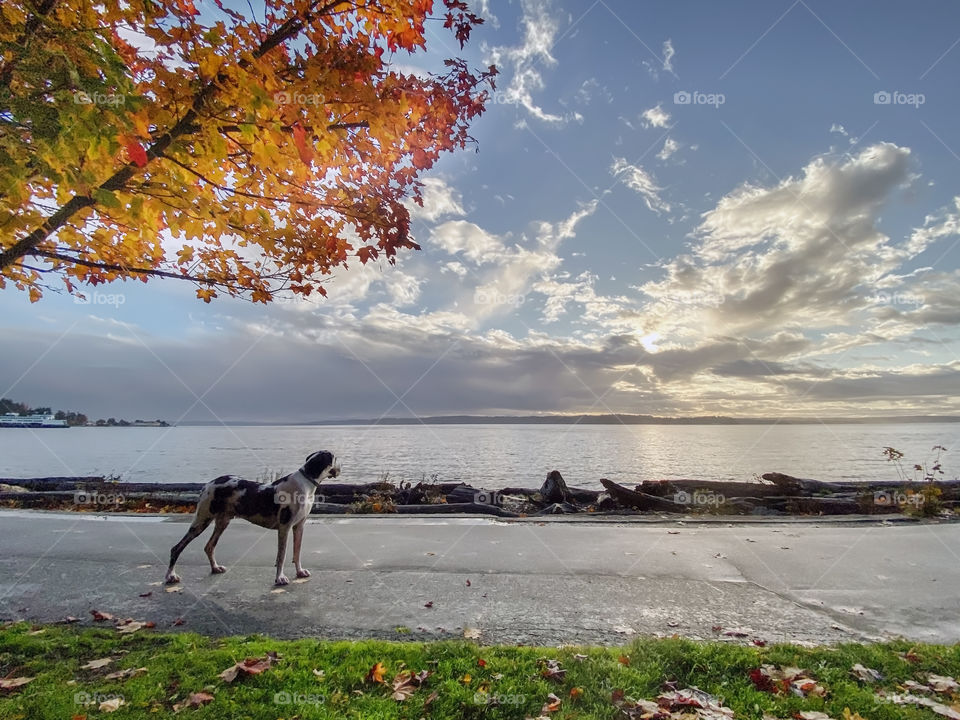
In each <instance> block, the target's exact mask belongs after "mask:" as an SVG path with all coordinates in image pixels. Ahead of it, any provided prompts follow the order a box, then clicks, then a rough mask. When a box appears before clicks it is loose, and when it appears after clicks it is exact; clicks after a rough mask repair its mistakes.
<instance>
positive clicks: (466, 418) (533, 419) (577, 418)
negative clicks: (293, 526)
mask: <svg viewBox="0 0 960 720" xmlns="http://www.w3.org/2000/svg"><path fill="white" fill-rule="evenodd" d="M944 422H960V416H955V415H948V416H933V415H902V416H892V415H884V416H875V417H855V418H797V417H795V418H734V417H725V416H722V415H705V416H699V417H657V416H655V415H495V416H487V415H434V416H430V417H423V418H382V419H380V420H372V419H369V420H317V421H315V422H310V423H304V424H306V425H420V424H427V425H771V424H779V425H821V424H823V425H834V424H880V423H944Z"/></svg>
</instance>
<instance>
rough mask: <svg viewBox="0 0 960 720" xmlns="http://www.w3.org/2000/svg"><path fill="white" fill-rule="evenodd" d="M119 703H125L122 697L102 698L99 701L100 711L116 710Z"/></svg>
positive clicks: (118, 707)
mask: <svg viewBox="0 0 960 720" xmlns="http://www.w3.org/2000/svg"><path fill="white" fill-rule="evenodd" d="M121 705H126V703H125V702H124V700H123V698H119V697H115V698H110V699H109V700H104V701H103V702H102V703H100V711H101V712H116V711H117V710H119V709H120V706H121Z"/></svg>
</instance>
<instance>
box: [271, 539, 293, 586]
mask: <svg viewBox="0 0 960 720" xmlns="http://www.w3.org/2000/svg"><path fill="white" fill-rule="evenodd" d="M289 532H290V526H289V525H281V526H280V527H279V528H278V530H277V579H276V580H275V581H274V584H275V585H289V584H290V579H289V578H288V577H287V576H286V575H284V574H283V559H284V557H285V556H286V554H287V533H289Z"/></svg>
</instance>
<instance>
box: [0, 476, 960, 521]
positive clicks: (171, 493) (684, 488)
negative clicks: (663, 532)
mask: <svg viewBox="0 0 960 720" xmlns="http://www.w3.org/2000/svg"><path fill="white" fill-rule="evenodd" d="M600 484H601V485H602V486H603V488H604V489H603V490H588V489H584V488H576V487H568V486H567V484H566V482H565V481H564V479H563V476H562V475H561V474H560V473H559V472H558V471H556V470H554V471H552V472H550V473H549V474H548V475H547V478H546V480H545V481H544V482H543V484H542V485H541V487H540V488H539V489H533V488H523V487H506V488H503V489H501V490H486V489H482V488H474V487H471V486H470V485H467V484H464V483H424V482H421V483H417V484H413V483H400V484H399V485H397V484H393V483H386V482H378V483H367V484H350V483H326V482H325V483H323V485H322V486H321V490H320V493H318V495H317V498H316V503H315V505H314V508H313V512H314V513H316V514H346V513H357V514H363V513H400V514H433V513H470V514H477V513H482V514H487V515H497V516H500V517H525V516H530V515H553V514H566V513H584V512H586V513H595V514H620V515H622V514H632V513H638V512H639V513H643V512H656V513H681V514H685V515H690V514H696V515H704V514H715V515H852V514H875V513H908V514H916V515H927V516H933V515H937V514H939V513H941V512H951V511H953V510H954V509H955V508H957V507H960V480H952V481H947V482H924V483H902V482H870V483H830V482H821V481H818V480H805V479H802V478H795V477H792V476H790V475H784V474H783V473H766V474H765V475H763V476H762V481H757V482H717V481H704V480H656V481H645V482H642V483H640V484H639V485H636V486H634V487H633V488H632V489H631V488H628V487H625V486H623V485H619V484H617V483H615V482H612V481H611V480H607V479H601V480H600ZM201 487H202V485H201V484H200V483H126V482H114V481H109V480H106V479H105V478H102V477H47V478H31V479H0V507H8V508H41V509H51V510H79V511H90V512H150V513H153V512H192V511H193V509H194V506H195V504H196V501H197V497H198V495H199V493H200V489H201Z"/></svg>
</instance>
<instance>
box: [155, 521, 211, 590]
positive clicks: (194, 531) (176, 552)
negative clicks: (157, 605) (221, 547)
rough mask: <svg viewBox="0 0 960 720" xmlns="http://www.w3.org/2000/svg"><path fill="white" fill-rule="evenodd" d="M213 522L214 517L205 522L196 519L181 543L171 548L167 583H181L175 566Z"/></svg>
mask: <svg viewBox="0 0 960 720" xmlns="http://www.w3.org/2000/svg"><path fill="white" fill-rule="evenodd" d="M212 520H213V518H212V517H207V518H204V519H203V520H201V519H200V518H196V519H194V521H193V524H192V525H191V526H190V529H189V530H187V534H186V535H184V536H183V537H182V538H181V539H180V542H178V543H177V544H176V545H174V546H173V547H172V548H170V567H168V568H167V577H166V578H165V582H166V583H167V584H168V585H173V584H174V583H178V582H180V576H179V575H177V574H176V573H175V572H174V571H173V566H174V565H176V564H177V558H178V557H180V553H182V552H183V549H184V548H185V547H186V546H187V545H189V544H190V543H191V542H192V541H193V540H194V538H196V537H197V536H198V535H200V534H201V533H203V531H204V530H206V529H207V526H208V525H209V524H210V522H211V521H212Z"/></svg>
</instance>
